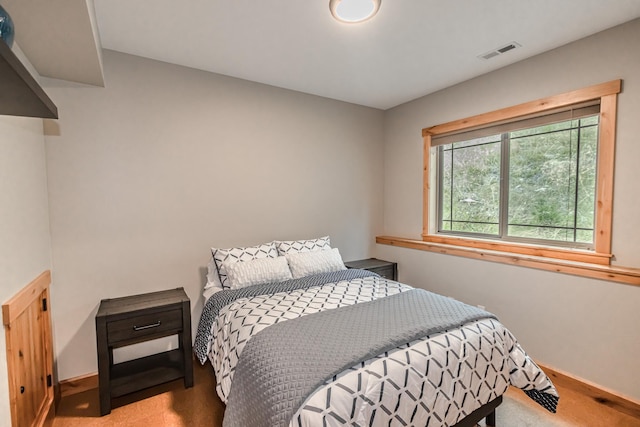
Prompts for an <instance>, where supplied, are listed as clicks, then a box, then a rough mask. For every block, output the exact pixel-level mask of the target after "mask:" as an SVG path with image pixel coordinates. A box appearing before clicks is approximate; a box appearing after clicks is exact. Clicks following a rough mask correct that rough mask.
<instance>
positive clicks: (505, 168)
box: [498, 132, 509, 239]
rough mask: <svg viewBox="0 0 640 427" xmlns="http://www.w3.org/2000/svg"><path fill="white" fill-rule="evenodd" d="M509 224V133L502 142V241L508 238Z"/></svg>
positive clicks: (500, 219) (500, 223)
mask: <svg viewBox="0 0 640 427" xmlns="http://www.w3.org/2000/svg"><path fill="white" fill-rule="evenodd" d="M508 222H509V133H508V132H505V133H503V134H502V138H501V140H500V215H499V225H498V233H499V235H500V239H506V238H507V231H508V230H507V228H508V225H509V224H508Z"/></svg>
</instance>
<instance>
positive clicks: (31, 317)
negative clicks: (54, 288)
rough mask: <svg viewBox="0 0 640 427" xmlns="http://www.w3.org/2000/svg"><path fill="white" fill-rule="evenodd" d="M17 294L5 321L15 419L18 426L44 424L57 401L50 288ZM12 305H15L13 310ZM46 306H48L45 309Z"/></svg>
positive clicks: (10, 389) (13, 418)
mask: <svg viewBox="0 0 640 427" xmlns="http://www.w3.org/2000/svg"><path fill="white" fill-rule="evenodd" d="M37 291H39V292H30V293H27V294H28V295H30V298H28V299H27V298H22V297H21V296H22V295H24V292H21V293H19V294H18V295H16V297H15V300H14V299H12V300H11V301H10V304H11V302H16V301H17V302H16V304H14V305H13V306H11V305H10V304H6V305H4V306H3V314H4V313H5V307H6V306H7V305H9V308H8V309H7V310H6V312H7V313H10V315H9V317H10V318H9V319H6V318H5V319H4V321H5V333H6V339H7V340H6V341H7V368H8V373H9V396H10V399H11V401H10V405H11V420H12V424H13V426H14V427H23V426H25V427H26V426H29V427H30V426H38V425H42V424H43V423H44V421H45V419H46V418H47V416H48V415H49V411H50V408H52V403H53V387H52V384H51V382H52V377H51V374H52V361H53V358H52V339H51V324H50V316H49V311H48V307H47V305H48V301H49V298H48V296H49V289H48V285H47V287H46V288H45V289H39V290H37ZM11 307H13V308H14V310H13V312H12V311H11ZM45 308H46V310H45Z"/></svg>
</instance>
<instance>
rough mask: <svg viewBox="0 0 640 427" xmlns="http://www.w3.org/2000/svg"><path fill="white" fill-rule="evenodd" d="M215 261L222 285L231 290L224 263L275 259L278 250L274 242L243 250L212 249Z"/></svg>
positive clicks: (243, 248)
mask: <svg viewBox="0 0 640 427" xmlns="http://www.w3.org/2000/svg"><path fill="white" fill-rule="evenodd" d="M211 254H212V255H213V260H214V262H215V263H216V267H217V268H218V276H219V279H220V283H222V286H223V287H224V288H229V285H228V284H227V271H226V268H225V266H224V263H225V262H226V263H234V262H246V261H251V260H254V259H259V258H275V257H277V256H278V249H276V244H275V243H274V242H271V243H264V244H262V245H257V246H248V247H242V248H229V249H216V248H211Z"/></svg>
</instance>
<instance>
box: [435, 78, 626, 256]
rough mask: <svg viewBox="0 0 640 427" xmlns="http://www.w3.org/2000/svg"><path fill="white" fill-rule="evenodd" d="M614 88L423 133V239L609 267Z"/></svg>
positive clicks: (532, 104) (547, 100)
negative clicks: (607, 265)
mask: <svg viewBox="0 0 640 427" xmlns="http://www.w3.org/2000/svg"><path fill="white" fill-rule="evenodd" d="M620 88H621V81H620V80H616V81H613V82H609V83H603V84H601V85H596V86H591V87H589V88H585V89H581V90H578V91H574V92H570V93H566V94H562V95H557V96H552V97H549V98H545V99H543V100H539V101H533V102H530V103H525V104H521V105H518V106H515V107H510V108H506V109H503V110H499V111H495V112H491V113H487V114H482V115H479V116H474V117H471V118H467V119H463V120H458V121H455V122H451V123H446V124H443V125H438V126H434V127H431V128H427V129H423V137H424V142H425V147H424V150H425V153H424V155H425V167H424V180H425V182H424V192H425V194H424V224H423V234H422V237H423V240H424V241H427V242H434V243H444V244H449V245H455V246H459V247H469V248H476V249H490V250H497V251H502V252H510V253H519V254H525V255H535V256H541V257H549V258H559V259H564V260H571V261H582V262H589V263H595V264H609V262H610V258H611V206H612V202H613V198H612V194H613V186H612V180H613V153H614V144H615V114H616V96H617V93H619V92H620Z"/></svg>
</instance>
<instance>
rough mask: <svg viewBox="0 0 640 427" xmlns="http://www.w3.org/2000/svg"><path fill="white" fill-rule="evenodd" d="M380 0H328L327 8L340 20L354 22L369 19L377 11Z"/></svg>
mask: <svg viewBox="0 0 640 427" xmlns="http://www.w3.org/2000/svg"><path fill="white" fill-rule="evenodd" d="M381 2H382V0H329V9H330V10H331V14H332V15H333V17H334V18H336V19H337V20H338V21H340V22H346V23H349V24H355V23H357V22H364V21H366V20H368V19H371V18H373V17H374V16H375V14H376V13H378V9H380V3H381Z"/></svg>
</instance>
